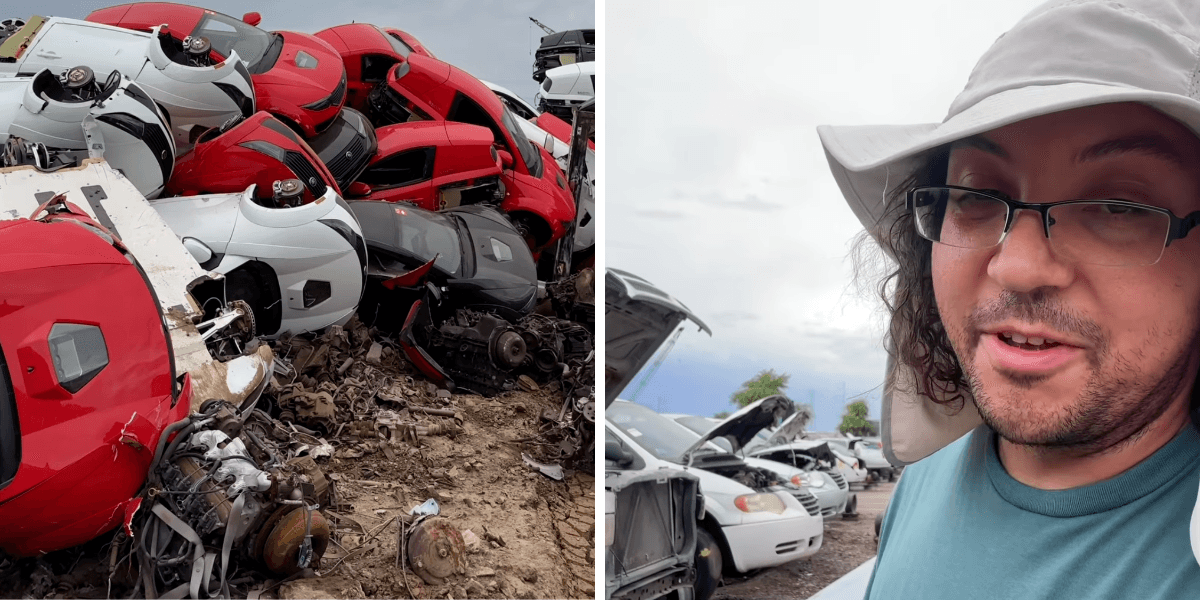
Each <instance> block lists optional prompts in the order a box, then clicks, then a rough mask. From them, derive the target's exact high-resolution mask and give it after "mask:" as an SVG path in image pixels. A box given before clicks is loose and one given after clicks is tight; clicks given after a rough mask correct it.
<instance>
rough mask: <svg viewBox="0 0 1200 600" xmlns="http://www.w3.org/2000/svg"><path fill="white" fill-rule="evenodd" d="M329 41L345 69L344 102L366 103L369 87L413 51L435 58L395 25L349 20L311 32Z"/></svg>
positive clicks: (361, 104)
mask: <svg viewBox="0 0 1200 600" xmlns="http://www.w3.org/2000/svg"><path fill="white" fill-rule="evenodd" d="M313 35H314V36H315V37H318V38H320V39H321V40H323V41H325V42H326V43H327V44H329V45H330V47H332V48H333V49H334V50H335V51H336V52H337V53H338V55H339V56H340V57H341V60H342V65H343V66H344V67H345V69H346V81H347V82H348V83H347V90H346V104H347V105H349V106H356V107H364V106H366V99H367V94H369V93H370V92H371V88H373V87H375V85H376V84H378V83H380V82H382V81H383V80H384V79H386V78H387V73H388V71H389V70H391V68H392V67H393V66H395V65H396V64H398V63H402V62H404V61H406V60H408V57H409V55H410V54H413V53H414V52H415V53H417V54H421V55H424V56H428V57H430V58H435V57H434V56H433V54H432V53H430V52H429V51H428V50H426V49H425V46H424V45H422V44H421V42H420V41H419V40H417V39H416V38H415V37H413V36H411V35H409V34H407V33H405V32H403V31H400V30H399V29H393V28H384V27H379V26H378V25H371V24H370V23H350V24H347V25H337V26H335V27H329V28H327V29H322V30H321V31H318V32H316V33H314V34H313Z"/></svg>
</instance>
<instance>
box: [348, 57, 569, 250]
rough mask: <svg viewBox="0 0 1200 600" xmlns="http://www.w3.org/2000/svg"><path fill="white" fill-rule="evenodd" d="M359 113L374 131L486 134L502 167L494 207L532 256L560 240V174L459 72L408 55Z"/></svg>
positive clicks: (565, 203)
mask: <svg viewBox="0 0 1200 600" xmlns="http://www.w3.org/2000/svg"><path fill="white" fill-rule="evenodd" d="M355 108H360V107H355ZM362 108H364V109H365V110H364V112H366V114H367V116H368V117H369V118H370V119H371V122H372V123H373V124H374V125H375V126H376V127H383V126H385V125H391V124H395V123H404V122H407V121H410V120H428V119H432V120H445V121H456V122H459V123H467V124H471V125H479V126H481V127H486V128H487V129H489V130H491V132H492V136H493V138H494V140H495V143H496V149H497V152H498V154H499V156H500V160H501V165H502V166H503V172H502V174H501V179H502V180H503V181H504V189H505V196H504V200H503V201H501V203H500V208H501V209H502V210H504V211H505V212H507V213H508V214H509V218H510V219H512V220H513V223H515V224H516V225H517V227H518V228H520V229H522V230H523V231H525V233H526V235H527V236H528V237H530V238H531V239H532V240H533V244H532V246H531V247H532V248H533V249H534V251H535V252H537V251H539V250H542V249H545V248H547V247H548V246H549V245H550V244H551V243H552V242H554V241H556V240H558V239H560V238H562V237H563V235H565V234H566V231H567V228H568V227H569V226H570V225H571V223H572V222H573V220H574V219H575V216H576V215H575V212H576V211H575V198H574V196H573V195H572V193H571V191H570V190H569V189H568V188H567V179H566V174H565V173H563V171H562V169H561V168H560V167H559V166H558V164H557V163H556V162H555V161H554V159H553V157H551V156H550V155H549V153H547V152H546V151H545V150H544V149H543V148H541V147H539V146H537V145H536V144H533V143H531V142H530V141H529V139H528V138H526V137H525V134H524V133H523V132H522V131H521V127H520V126H519V125H518V123H517V122H518V121H520V120H521V119H518V118H517V117H516V116H514V115H513V114H512V112H511V111H509V110H508V109H507V108H506V107H505V106H504V103H503V102H501V101H500V99H499V98H498V97H497V96H496V95H495V94H493V93H492V91H491V90H489V89H488V88H487V86H485V85H483V84H482V83H481V82H480V81H479V80H478V79H475V78H474V77H472V76H471V75H470V74H468V73H466V72H464V71H462V70H461V69H458V68H456V67H453V66H451V65H448V64H446V63H443V62H441V61H438V60H435V59H432V58H429V57H426V56H417V55H411V56H409V59H408V61H406V62H404V63H402V64H398V65H396V66H394V67H392V69H391V70H390V71H389V72H388V75H387V79H386V80H385V81H383V82H381V83H379V84H377V85H376V86H375V88H374V89H372V91H371V93H370V94H369V95H368V97H367V105H366V106H365V107H362Z"/></svg>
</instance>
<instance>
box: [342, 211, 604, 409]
mask: <svg viewBox="0 0 1200 600" xmlns="http://www.w3.org/2000/svg"><path fill="white" fill-rule="evenodd" d="M350 206H351V209H352V210H353V211H354V212H355V214H356V215H357V216H358V219H359V222H360V223H362V224H363V233H364V235H365V236H366V239H367V244H368V246H369V254H370V259H369V266H368V273H369V274H370V279H371V281H370V283H369V285H368V288H367V293H366V295H365V297H364V299H363V302H362V303H361V304H360V306H359V317H360V319H362V320H363V322H365V323H369V324H372V325H374V326H377V327H380V328H381V329H383V330H385V331H397V332H398V334H399V341H400V346H401V348H402V349H403V351H404V352H405V355H406V356H407V357H408V358H409V360H410V361H411V362H412V363H413V364H414V365H415V366H417V368H418V369H420V370H421V372H422V373H424V374H425V376H426V377H428V378H429V379H430V380H431V381H433V382H434V383H436V384H438V385H440V386H443V387H446V388H448V389H461V390H470V391H473V392H475V393H478V394H481V395H485V396H492V395H495V394H497V393H499V392H502V391H506V390H511V389H514V388H515V379H516V378H517V377H518V375H519V374H529V375H530V376H533V377H535V378H537V377H539V376H542V375H549V374H551V373H558V372H560V371H561V370H562V368H563V366H564V365H570V364H571V363H572V362H587V356H588V355H590V354H591V353H592V351H593V348H594V345H593V342H592V335H591V332H590V331H589V329H588V328H587V327H586V326H585V325H582V324H580V323H576V322H573V321H568V320H566V319H560V318H556V317H549V316H544V315H540V314H534V313H533V308H534V304H535V302H536V301H537V300H538V288H539V286H538V282H537V278H536V266H535V264H534V261H533V255H532V254H531V253H530V251H529V248H528V247H526V246H525V244H524V243H523V238H522V237H521V236H520V234H519V233H518V232H517V231H516V229H515V228H514V227H513V226H512V224H511V223H510V222H509V221H508V219H506V218H505V217H504V215H503V214H502V213H500V212H499V211H497V210H496V209H494V208H491V207H488V206H481V205H473V206H461V207H458V208H453V209H448V210H445V211H442V212H431V211H426V210H422V209H420V208H416V207H413V206H409V205H406V204H400V205H396V204H390V203H383V202H369V201H357V202H351V203H350Z"/></svg>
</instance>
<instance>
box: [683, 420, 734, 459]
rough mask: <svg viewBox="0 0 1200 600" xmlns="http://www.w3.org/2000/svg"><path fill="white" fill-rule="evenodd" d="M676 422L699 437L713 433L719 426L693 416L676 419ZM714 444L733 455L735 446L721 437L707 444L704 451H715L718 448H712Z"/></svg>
mask: <svg viewBox="0 0 1200 600" xmlns="http://www.w3.org/2000/svg"><path fill="white" fill-rule="evenodd" d="M675 422H676V423H679V424H680V425H683V426H684V427H687V428H688V429H691V430H692V431H694V432H696V434H697V435H704V434H706V433H708V432H710V431H712V430H713V428H714V427H716V426H717V424H716V423H713V422H712V421H709V420H708V419H705V418H704V417H697V416H692V415H687V416H683V417H676V418H675ZM714 444H715V445H716V446H717V448H720V449H721V450H723V451H725V452H728V453H730V454H732V453H733V445H732V444H730V443H729V440H727V439H725V438H721V437H719V438H715V439H713V440H711V441H709V442H708V443H707V444H705V445H704V449H705V450H715V449H716V448H713V447H712V446H713V445H714Z"/></svg>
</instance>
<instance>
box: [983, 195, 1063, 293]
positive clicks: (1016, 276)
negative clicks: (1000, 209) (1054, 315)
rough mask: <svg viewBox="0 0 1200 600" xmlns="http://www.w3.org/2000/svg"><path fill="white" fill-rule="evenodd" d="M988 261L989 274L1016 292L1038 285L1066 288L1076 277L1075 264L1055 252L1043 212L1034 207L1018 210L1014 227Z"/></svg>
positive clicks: (1033, 288)
mask: <svg viewBox="0 0 1200 600" xmlns="http://www.w3.org/2000/svg"><path fill="white" fill-rule="evenodd" d="M994 252H995V254H993V255H992V258H991V260H990V261H989V262H988V276H989V277H991V278H992V279H994V280H995V281H996V282H997V283H999V284H1000V285H1001V286H1003V288H1004V289H1006V290H1010V291H1013V292H1032V291H1034V290H1036V289H1038V288H1043V287H1055V288H1063V287H1066V286H1068V285H1070V283H1071V282H1072V281H1073V280H1074V278H1075V268H1074V265H1073V264H1071V263H1069V262H1067V261H1065V260H1063V259H1062V258H1061V257H1059V256H1058V254H1056V253H1055V252H1054V248H1053V247H1052V246H1051V244H1050V240H1049V238H1047V237H1046V230H1045V229H1044V228H1043V225H1042V215H1041V214H1040V213H1038V212H1037V211H1035V210H1018V211H1017V214H1016V215H1015V216H1014V217H1013V225H1012V228H1011V229H1009V231H1008V235H1007V236H1005V238H1004V241H1002V242H1000V245H999V247H997V248H996V250H995V251H994Z"/></svg>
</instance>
